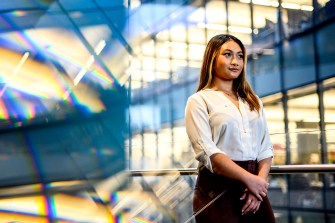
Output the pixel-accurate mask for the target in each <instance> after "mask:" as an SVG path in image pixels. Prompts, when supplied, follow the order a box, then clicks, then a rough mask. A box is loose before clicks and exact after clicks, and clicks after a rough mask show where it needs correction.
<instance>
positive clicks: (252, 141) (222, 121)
mask: <svg viewBox="0 0 335 223" xmlns="http://www.w3.org/2000/svg"><path fill="white" fill-rule="evenodd" d="M238 102H239V109H238V108H237V107H236V106H235V105H234V103H233V102H232V101H230V100H229V99H228V98H227V97H226V96H225V95H224V94H223V93H222V92H220V91H215V90H212V89H205V90H201V91H199V92H197V93H195V94H193V95H192V96H190V97H189V99H188V101H187V104H186V109H185V121H186V131H187V134H188V137H189V139H190V141H191V144H192V147H193V149H194V151H195V154H196V159H197V160H198V161H199V162H201V163H202V164H204V165H205V166H206V167H207V168H208V169H209V170H210V171H211V172H213V169H212V165H211V162H210V158H209V157H210V156H211V155H213V154H215V153H223V154H225V155H226V156H228V157H229V158H230V159H232V160H234V161H246V160H257V161H258V162H259V161H260V160H262V159H265V158H269V157H273V149H272V143H271V141H270V136H269V132H268V128H267V124H266V120H265V115H264V111H263V104H262V102H261V101H260V103H261V108H260V114H258V113H257V111H250V108H249V105H248V103H246V102H244V101H243V100H242V99H241V98H238Z"/></svg>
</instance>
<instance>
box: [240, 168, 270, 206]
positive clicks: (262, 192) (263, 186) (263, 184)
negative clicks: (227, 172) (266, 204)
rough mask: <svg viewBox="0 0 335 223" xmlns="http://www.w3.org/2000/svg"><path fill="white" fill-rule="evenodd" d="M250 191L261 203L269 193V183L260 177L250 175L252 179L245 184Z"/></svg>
mask: <svg viewBox="0 0 335 223" xmlns="http://www.w3.org/2000/svg"><path fill="white" fill-rule="evenodd" d="M245 184H246V186H247V188H248V190H249V191H250V192H251V193H252V194H253V195H254V196H255V197H256V198H257V199H258V200H260V201H263V197H265V196H266V194H267V193H268V187H269V184H268V182H267V181H266V180H265V179H263V178H262V177H260V176H257V175H252V174H250V178H249V179H248V180H247V181H246V182H245Z"/></svg>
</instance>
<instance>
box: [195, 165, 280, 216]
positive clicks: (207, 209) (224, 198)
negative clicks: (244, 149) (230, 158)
mask: <svg viewBox="0 0 335 223" xmlns="http://www.w3.org/2000/svg"><path fill="white" fill-rule="evenodd" d="M234 162H235V163H236V164H238V165H239V166H240V167H242V168H243V169H245V170H247V171H248V172H250V173H253V174H257V162H256V161H253V160H251V161H234ZM245 189H246V186H245V185H244V184H243V183H241V182H239V181H236V180H232V179H230V178H227V177H223V176H219V175H217V174H215V173H212V172H210V171H209V170H208V169H207V168H206V167H204V166H203V167H202V168H200V169H199V175H198V178H197V182H196V186H195V190H194V196H193V216H195V220H196V222H197V223H211V222H213V223H219V222H225V223H242V222H248V223H253V222H255V223H256V222H257V223H258V222H267V223H273V222H275V218H274V214H273V210H272V207H271V204H270V202H269V199H268V197H264V198H263V201H262V203H261V205H260V207H259V209H258V211H257V212H256V213H255V214H253V213H248V214H246V215H241V210H242V207H243V205H244V203H245V200H242V201H241V200H240V197H241V196H242V194H243V192H244V191H245Z"/></svg>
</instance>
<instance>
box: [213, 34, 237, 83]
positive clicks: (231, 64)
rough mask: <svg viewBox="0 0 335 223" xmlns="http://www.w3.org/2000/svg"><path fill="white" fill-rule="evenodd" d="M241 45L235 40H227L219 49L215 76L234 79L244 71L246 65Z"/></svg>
mask: <svg viewBox="0 0 335 223" xmlns="http://www.w3.org/2000/svg"><path fill="white" fill-rule="evenodd" d="M243 56H244V55H243V52H242V49H241V47H240V46H239V45H238V44H237V43H236V42H234V41H232V40H230V41H228V42H225V43H224V44H223V45H222V46H221V49H220V51H219V54H218V56H217V58H216V60H215V64H214V78H218V79H221V80H234V79H236V78H237V77H238V76H239V75H240V74H241V72H242V70H243V66H244V60H243V58H244V57H243Z"/></svg>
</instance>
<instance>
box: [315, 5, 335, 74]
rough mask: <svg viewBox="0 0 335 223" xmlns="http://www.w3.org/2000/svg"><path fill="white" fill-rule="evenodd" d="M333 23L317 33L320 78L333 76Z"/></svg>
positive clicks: (334, 47) (334, 59) (334, 55)
mask: <svg viewBox="0 0 335 223" xmlns="http://www.w3.org/2000/svg"><path fill="white" fill-rule="evenodd" d="M334 11H335V10H334ZM334 29H335V23H332V24H329V25H327V26H325V27H323V28H322V29H320V30H319V31H318V32H317V34H316V35H317V48H318V57H319V64H320V77H322V78H327V77H332V76H334V69H335V54H334V52H335V32H334Z"/></svg>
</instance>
